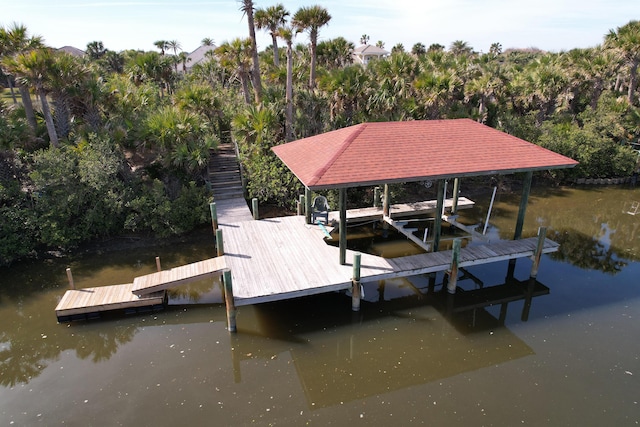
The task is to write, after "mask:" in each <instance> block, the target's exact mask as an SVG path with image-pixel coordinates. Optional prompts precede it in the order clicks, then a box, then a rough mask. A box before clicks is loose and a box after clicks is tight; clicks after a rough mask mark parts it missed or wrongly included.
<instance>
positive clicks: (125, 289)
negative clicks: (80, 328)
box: [56, 283, 164, 320]
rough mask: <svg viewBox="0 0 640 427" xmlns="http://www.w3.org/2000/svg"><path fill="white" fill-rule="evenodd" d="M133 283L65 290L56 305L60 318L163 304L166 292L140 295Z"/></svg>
mask: <svg viewBox="0 0 640 427" xmlns="http://www.w3.org/2000/svg"><path fill="white" fill-rule="evenodd" d="M132 289H133V283H127V284H124V285H109V286H99V287H96V288H84V289H72V290H68V291H66V292H65V294H64V295H63V297H62V299H61V300H60V302H59V303H58V305H57V306H56V316H57V317H58V319H63V320H64V319H65V318H68V317H73V316H78V315H83V314H90V313H98V312H102V311H111V310H119V309H127V308H137V307H146V306H154V305H162V304H163V303H164V292H155V293H151V294H148V295H145V296H143V297H138V296H137V295H135V294H134V293H133V292H132Z"/></svg>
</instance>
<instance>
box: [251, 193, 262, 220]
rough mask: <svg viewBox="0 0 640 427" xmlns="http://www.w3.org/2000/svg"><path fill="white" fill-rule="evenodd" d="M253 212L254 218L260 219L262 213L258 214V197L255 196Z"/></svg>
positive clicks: (252, 202)
mask: <svg viewBox="0 0 640 427" xmlns="http://www.w3.org/2000/svg"><path fill="white" fill-rule="evenodd" d="M251 213H252V214H253V219H260V215H259V214H258V199H256V198H255V197H254V198H253V199H251Z"/></svg>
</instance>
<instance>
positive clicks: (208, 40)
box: [200, 37, 214, 46]
mask: <svg viewBox="0 0 640 427" xmlns="http://www.w3.org/2000/svg"><path fill="white" fill-rule="evenodd" d="M200 44H201V45H202V46H213V44H214V41H213V39H212V38H209V37H205V38H203V39H202V41H201V42H200Z"/></svg>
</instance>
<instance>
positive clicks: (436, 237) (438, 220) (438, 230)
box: [433, 179, 444, 252]
mask: <svg viewBox="0 0 640 427" xmlns="http://www.w3.org/2000/svg"><path fill="white" fill-rule="evenodd" d="M437 192H438V201H437V203H436V213H435V218H434V219H435V221H434V223H433V252H438V250H439V249H440V235H441V234H442V208H443V207H444V180H442V179H439V180H438V187H437Z"/></svg>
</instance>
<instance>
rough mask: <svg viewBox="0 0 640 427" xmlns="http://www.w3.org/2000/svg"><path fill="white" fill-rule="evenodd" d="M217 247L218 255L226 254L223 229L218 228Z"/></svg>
mask: <svg viewBox="0 0 640 427" xmlns="http://www.w3.org/2000/svg"><path fill="white" fill-rule="evenodd" d="M216 249H217V253H218V256H222V255H224V241H223V240H222V230H221V229H219V228H218V229H217V230H216Z"/></svg>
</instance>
